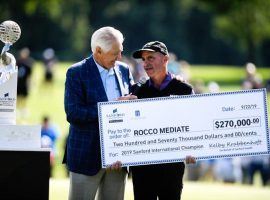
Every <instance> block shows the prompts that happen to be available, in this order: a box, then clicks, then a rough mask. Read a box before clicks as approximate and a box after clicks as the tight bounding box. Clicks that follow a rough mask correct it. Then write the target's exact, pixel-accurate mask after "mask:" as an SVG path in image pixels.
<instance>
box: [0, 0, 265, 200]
mask: <svg viewBox="0 0 270 200" xmlns="http://www.w3.org/2000/svg"><path fill="white" fill-rule="evenodd" d="M0 5H1V6H0V22H3V21H5V20H13V21H15V22H17V23H18V24H19V26H20V27H21V30H22V34H21V38H20V39H19V40H18V41H17V42H16V43H15V44H14V45H13V46H12V47H11V50H10V52H11V53H12V54H13V55H14V56H15V57H16V59H17V65H18V90H17V92H18V100H17V124H41V125H42V146H44V147H51V148H52V153H51V169H52V170H51V189H50V199H57V200H59V199H67V194H68V172H67V171H66V170H65V168H64V166H63V165H62V164H61V162H62V157H63V149H64V146H65V140H66V136H67V133H68V123H67V122H66V119H65V113H64V103H63V96H64V82H65V73H66V70H67V68H68V67H69V66H70V65H71V64H72V63H74V62H77V61H79V60H81V59H83V58H84V57H87V56H89V55H90V54H91V51H90V39H91V35H92V33H93V32H94V31H95V30H96V29H98V28H100V27H102V26H113V27H115V28H117V29H119V30H120V31H121V32H122V33H123V34H124V37H125V41H124V52H123V61H125V62H127V63H129V64H130V66H131V68H132V72H133V76H134V78H135V80H139V77H142V76H146V75H145V73H144V71H143V68H142V65H141V63H140V61H139V60H134V59H131V58H130V55H131V53H132V51H133V50H135V49H138V48H141V47H142V46H143V44H145V43H146V42H148V41H152V40H159V41H162V42H164V43H165V44H166V45H167V47H168V49H169V51H170V62H169V65H168V68H169V71H171V72H172V73H175V74H177V75H180V76H182V77H184V79H185V80H187V81H188V82H190V83H191V84H192V85H193V86H194V89H195V92H196V93H213V92H223V91H236V90H241V89H255V88H267V90H268V92H269V91H270V12H269V10H270V1H265V0H245V1H243V0H215V1H211V0H151V1H147V0H126V1H125V0H122V1H121V0H9V1H6V0H0ZM2 45H3V44H2ZM268 94H269V93H268ZM268 105H269V98H268ZM269 166H270V159H269V156H260V157H254V158H253V157H249V158H234V159H220V160H211V161H201V162H198V163H197V164H196V165H195V166H188V167H187V170H186V177H185V179H186V183H187V184H186V185H187V186H186V187H185V189H184V196H183V198H184V199H195V200H196V199H207V200H209V199H210V200H211V199H213V200H219V199H220V200H222V199H226V200H227V199H238V200H240V199H245V200H248V199H254V198H257V199H260V200H264V199H267V198H269V195H270V181H269V179H270V167H269ZM232 186H233V187H232ZM254 188H255V189H254ZM131 189H132V186H131V185H130V182H129V184H128V188H127V196H126V199H132V198H133V197H132V190H131ZM213 189H214V190H215V191H217V193H214V194H212V195H210V196H209V192H210V191H212V190H213ZM247 189H248V191H247ZM194 190H195V191H197V193H196V194H195V193H194ZM222 191H225V192H223V193H222V195H219V194H218V192H222ZM232 194H233V195H232ZM194 195H195V196H194ZM228 195H232V196H228ZM267 196H268V197H267Z"/></svg>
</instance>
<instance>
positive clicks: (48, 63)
mask: <svg viewBox="0 0 270 200" xmlns="http://www.w3.org/2000/svg"><path fill="white" fill-rule="evenodd" d="M56 61H57V60H56V57H55V53H54V50H53V49H52V48H47V49H45V50H44V52H43V63H44V67H45V77H44V78H45V82H52V81H53V76H54V74H53V70H54V69H53V68H54V66H55V63H56Z"/></svg>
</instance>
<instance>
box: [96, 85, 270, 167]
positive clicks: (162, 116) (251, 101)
mask: <svg viewBox="0 0 270 200" xmlns="http://www.w3.org/2000/svg"><path fill="white" fill-rule="evenodd" d="M98 112H99V127H100V142H101V157H102V167H103V168H105V167H107V166H109V165H111V164H112V163H114V162H116V161H121V162H122V165H123V166H135V165H146V164H158V163H169V162H179V161H183V160H185V157H186V156H187V155H192V156H195V157H196V159H197V160H205V159H214V158H228V157H234V156H252V155H263V154H270V139H269V129H268V119H267V117H268V115H267V96H266V90H265V89H258V90H245V91H238V92H224V93H215V94H198V95H186V96H171V97H162V98H150V99H140V100H130V101H114V102H102V103H98Z"/></svg>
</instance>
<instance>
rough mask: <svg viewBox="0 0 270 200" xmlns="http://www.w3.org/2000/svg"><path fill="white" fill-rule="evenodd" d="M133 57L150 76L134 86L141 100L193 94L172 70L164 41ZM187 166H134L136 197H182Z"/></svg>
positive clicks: (175, 199) (149, 199) (174, 199)
mask: <svg viewBox="0 0 270 200" xmlns="http://www.w3.org/2000/svg"><path fill="white" fill-rule="evenodd" d="M133 57H134V58H137V59H138V58H141V59H142V61H143V67H144V70H145V71H146V73H147V75H148V76H149V77H150V79H148V80H147V81H146V82H145V83H144V84H142V85H140V87H139V86H138V85H134V87H133V93H134V95H136V96H137V97H138V98H139V99H142V98H152V97H164V96H170V95H189V94H192V93H193V89H192V87H191V86H190V85H188V84H187V83H184V82H183V81H181V80H179V79H177V78H176V77H175V76H174V75H173V74H170V73H169V72H168V70H167V64H168V61H169V54H168V50H167V47H166V45H165V44H164V43H162V42H159V41H153V42H149V43H147V44H145V45H144V46H143V48H142V49H139V50H137V51H135V52H134V53H133ZM195 162H196V160H195V158H194V157H191V156H187V157H186V163H188V164H189V163H195ZM184 169H185V164H184V163H183V162H178V163H167V164H156V165H145V166H134V167H131V171H132V181H133V190H134V200H156V199H157V197H158V199H159V200H179V199H181V193H182V188H183V182H182V179H183V175H184Z"/></svg>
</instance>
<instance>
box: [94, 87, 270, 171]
mask: <svg viewBox="0 0 270 200" xmlns="http://www.w3.org/2000/svg"><path fill="white" fill-rule="evenodd" d="M261 92H262V93H263V105H264V108H265V112H264V114H265V125H266V141H267V151H264V152H256V153H244V154H243V153H242V154H226V155H213V156H200V157H196V159H197V160H208V159H217V158H226V157H232V156H233V157H236V156H237V157H238V156H239V157H241V156H255V155H266V154H270V140H269V127H268V111H267V91H266V89H265V88H261V89H252V90H240V91H232V92H220V93H204V94H193V95H181V96H168V97H156V98H147V99H137V100H128V101H108V102H98V121H99V130H100V147H101V161H102V167H103V168H105V167H108V165H106V162H105V148H104V140H103V134H104V133H103V123H102V120H101V116H102V113H101V112H102V111H101V106H102V105H115V104H130V103H133V102H149V101H164V100H165V101H166V100H171V99H188V98H200V97H207V96H224V95H234V94H241V93H261ZM183 161H184V159H168V160H156V161H155V160H154V161H153V160H152V161H149V162H145V161H144V162H129V163H125V164H124V165H123V166H132V165H148V164H161V163H173V162H183Z"/></svg>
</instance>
